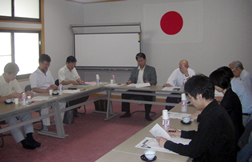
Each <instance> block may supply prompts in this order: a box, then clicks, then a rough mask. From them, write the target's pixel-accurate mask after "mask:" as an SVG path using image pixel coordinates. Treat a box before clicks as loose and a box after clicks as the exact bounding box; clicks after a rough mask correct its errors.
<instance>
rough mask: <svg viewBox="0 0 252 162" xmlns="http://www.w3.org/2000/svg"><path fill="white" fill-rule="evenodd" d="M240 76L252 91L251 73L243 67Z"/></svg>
mask: <svg viewBox="0 0 252 162" xmlns="http://www.w3.org/2000/svg"><path fill="white" fill-rule="evenodd" d="M240 78H241V80H242V81H243V83H244V84H246V85H247V87H248V88H249V89H250V91H252V75H251V74H250V73H249V72H247V71H246V70H245V69H243V70H242V72H241V75H240Z"/></svg>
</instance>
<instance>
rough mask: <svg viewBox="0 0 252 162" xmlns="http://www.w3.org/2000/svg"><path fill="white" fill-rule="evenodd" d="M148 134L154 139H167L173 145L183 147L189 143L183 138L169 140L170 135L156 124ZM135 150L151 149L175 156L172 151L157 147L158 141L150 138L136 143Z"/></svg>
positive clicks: (188, 140)
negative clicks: (176, 144) (181, 145)
mask: <svg viewBox="0 0 252 162" xmlns="http://www.w3.org/2000/svg"><path fill="white" fill-rule="evenodd" d="M150 133H151V134H152V135H153V136H154V137H160V136H161V137H164V138H166V139H168V140H169V141H172V142H174V143H181V144H184V145H187V144H189V143H190V141H191V140H190V139H184V138H180V137H173V138H171V137H170V135H169V134H168V133H167V132H166V131H165V130H164V129H163V128H162V127H161V126H160V125H159V124H156V125H155V126H154V127H153V128H152V129H151V130H150ZM135 147H136V148H141V149H150V148H151V149H153V150H156V151H160V152H165V153H171V154H177V153H175V152H173V151H170V150H168V149H165V148H163V147H160V146H159V143H158V141H157V140H156V139H155V138H150V137H145V138H144V139H143V140H142V141H141V142H140V143H138V144H137V145H136V146H135Z"/></svg>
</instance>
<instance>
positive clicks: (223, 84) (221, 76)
mask: <svg viewBox="0 0 252 162" xmlns="http://www.w3.org/2000/svg"><path fill="white" fill-rule="evenodd" d="M233 77H234V74H233V73H232V71H231V69H230V68H228V67H227V66H223V67H220V68H218V69H217V70H215V71H213V72H212V73H211V74H210V75H209V78H210V80H211V82H212V83H213V84H214V87H215V89H216V90H217V91H218V92H223V90H225V89H228V88H230V87H231V83H230V81H231V78H233Z"/></svg>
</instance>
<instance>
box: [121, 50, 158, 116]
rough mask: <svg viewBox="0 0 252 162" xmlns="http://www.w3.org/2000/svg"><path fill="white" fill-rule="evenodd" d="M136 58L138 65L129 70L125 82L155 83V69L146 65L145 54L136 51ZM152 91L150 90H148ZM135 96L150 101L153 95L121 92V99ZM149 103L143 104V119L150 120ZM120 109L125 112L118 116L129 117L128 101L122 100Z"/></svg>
mask: <svg viewBox="0 0 252 162" xmlns="http://www.w3.org/2000/svg"><path fill="white" fill-rule="evenodd" d="M136 60H137V63H138V65H139V66H138V67H136V68H134V69H133V70H132V72H131V75H130V78H129V80H128V82H127V84H131V83H150V85H156V84H157V75H156V70H155V68H154V67H152V66H148V65H146V56H145V54H144V53H138V54H137V55H136ZM135 92H141V91H135ZM144 92H147V91H144ZM149 93H152V92H149ZM136 97H141V98H143V99H144V100H145V101H152V100H153V96H147V95H133V94H126V93H123V94H122V99H134V98H136ZM151 106H152V105H151V104H145V119H146V120H148V121H152V119H151V118H150V116H149V114H150V111H151ZM122 111H124V112H126V113H125V114H124V115H122V116H120V118H126V117H130V116H131V114H130V103H128V102H122Z"/></svg>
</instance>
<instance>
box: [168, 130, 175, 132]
mask: <svg viewBox="0 0 252 162" xmlns="http://www.w3.org/2000/svg"><path fill="white" fill-rule="evenodd" d="M168 132H176V130H168Z"/></svg>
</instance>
